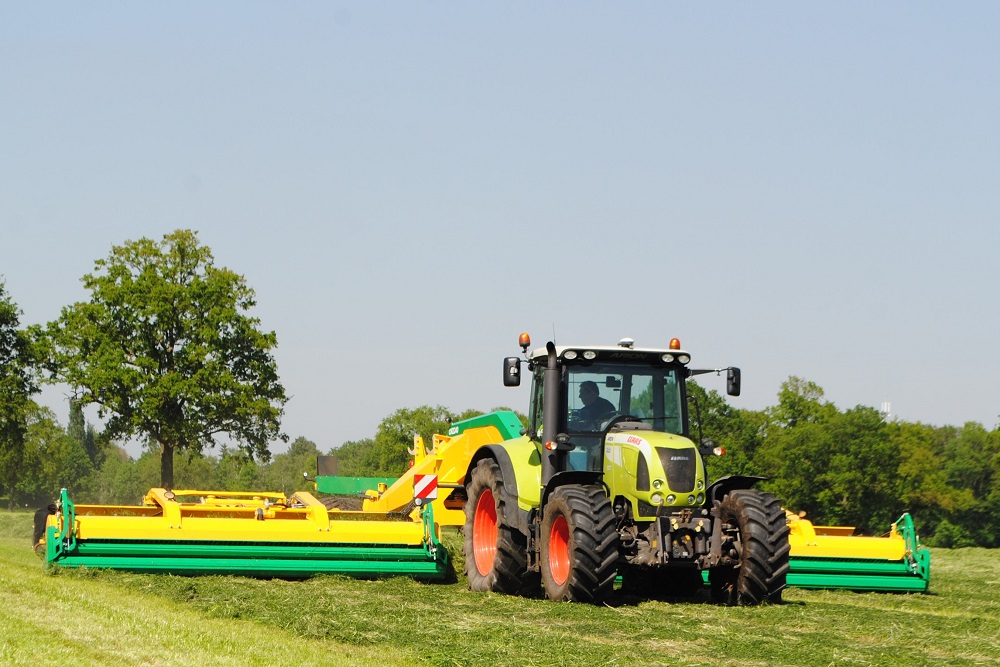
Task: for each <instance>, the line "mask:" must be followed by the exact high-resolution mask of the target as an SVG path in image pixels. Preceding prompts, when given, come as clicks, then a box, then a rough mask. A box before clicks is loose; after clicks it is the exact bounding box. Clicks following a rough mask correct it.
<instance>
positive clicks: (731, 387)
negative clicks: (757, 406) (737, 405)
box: [726, 367, 740, 396]
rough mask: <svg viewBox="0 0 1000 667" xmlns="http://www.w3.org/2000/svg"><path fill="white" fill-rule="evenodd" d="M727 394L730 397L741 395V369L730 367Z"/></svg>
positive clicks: (727, 374) (727, 373)
mask: <svg viewBox="0 0 1000 667" xmlns="http://www.w3.org/2000/svg"><path fill="white" fill-rule="evenodd" d="M726 393H727V394H729V395H730V396H739V395H740V369H738V368H733V367H730V368H729V369H728V370H727V372H726Z"/></svg>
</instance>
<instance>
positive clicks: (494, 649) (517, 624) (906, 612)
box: [0, 512, 1000, 667]
mask: <svg viewBox="0 0 1000 667" xmlns="http://www.w3.org/2000/svg"><path fill="white" fill-rule="evenodd" d="M30 533H31V516H30V515H29V514H21V513H14V514H11V513H6V512H0V559H2V562H3V564H4V567H3V568H2V569H0V604H2V605H3V610H4V619H3V621H0V665H4V666H7V665H10V666H15V665H68V664H80V665H109V666H110V665H114V666H116V667H122V666H126V665H164V666H170V667H181V666H185V665H192V666H194V665H198V666H212V665H233V666H242V665H248V666H249V665H261V666H265V665H266V666H276V665H290V666H291V665H296V666H297V665H382V666H385V665H491V666H493V665H519V666H520V665H577V666H583V665H586V666H588V667H589V666H592V665H674V666H676V665H736V664H739V665H840V664H852V665H931V664H934V665H942V664H944V665H992V664H1000V596H998V595H997V591H998V590H1000V551H991V550H986V549H959V550H943V549H936V550H934V551H933V555H932V571H931V574H932V579H931V591H932V592H931V594H928V595H898V594H884V593H864V594H858V593H851V592H847V591H805V590H798V589H790V590H788V591H787V592H786V594H785V599H786V602H785V603H784V604H781V605H771V606H765V607H757V608H727V607H719V606H716V605H712V604H709V603H708V602H707V601H706V600H703V599H696V600H694V601H690V602H660V601H640V600H635V599H628V598H624V597H620V596H619V597H616V598H614V599H613V600H612V602H611V604H610V605H607V606H600V607H595V606H588V605H576V604H556V603H552V602H547V601H545V600H533V599H531V600H529V599H523V598H514V597H506V596H501V595H492V594H479V593H471V592H469V591H467V590H466V588H465V582H464V580H463V579H462V578H461V577H460V578H459V582H458V583H457V584H447V585H445V584H423V583H419V582H415V581H412V580H409V579H402V578H398V579H390V580H383V581H358V580H353V579H348V578H343V577H330V576H324V577H316V578H313V579H310V580H307V581H264V580H254V579H243V578H238V577H222V576H211V577H174V576H163V575H137V574H128V573H123V572H96V571H82V570H61V571H58V572H56V573H48V572H46V571H45V569H44V567H43V566H42V563H41V561H39V560H38V558H37V557H36V556H35V555H34V554H33V553H32V551H31V549H30V537H29V536H30ZM448 543H449V546H450V547H451V548H452V551H453V552H455V551H457V550H458V546H459V542H458V536H455V535H452V536H449V540H448ZM459 570H461V564H460V563H459Z"/></svg>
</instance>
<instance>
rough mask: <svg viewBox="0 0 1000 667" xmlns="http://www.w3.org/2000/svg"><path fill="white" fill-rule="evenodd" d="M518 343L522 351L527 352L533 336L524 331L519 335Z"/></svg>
mask: <svg viewBox="0 0 1000 667" xmlns="http://www.w3.org/2000/svg"><path fill="white" fill-rule="evenodd" d="M517 344H518V345H520V346H521V351H522V352H527V351H528V347H529V346H530V345H531V336H529V335H528V334H527V333H522V334H521V335H520V336H518V337H517Z"/></svg>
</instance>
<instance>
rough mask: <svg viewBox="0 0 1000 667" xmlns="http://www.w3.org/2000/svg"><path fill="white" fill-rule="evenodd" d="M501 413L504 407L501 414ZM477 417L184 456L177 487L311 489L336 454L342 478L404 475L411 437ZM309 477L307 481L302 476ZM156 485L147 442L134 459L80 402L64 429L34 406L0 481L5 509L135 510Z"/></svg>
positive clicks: (407, 420)
mask: <svg viewBox="0 0 1000 667" xmlns="http://www.w3.org/2000/svg"><path fill="white" fill-rule="evenodd" d="M498 409H505V408H498ZM480 414H482V412H480V411H476V410H466V411H465V412H461V413H454V412H451V411H450V410H448V409H446V408H443V407H440V406H437V407H431V406H421V407H418V408H413V409H410V408H403V409H400V410H397V411H396V412H394V413H393V414H391V415H389V416H388V417H386V418H385V419H383V420H382V422H381V423H380V424H379V426H378V429H377V431H376V433H375V435H374V436H373V437H372V438H368V439H364V440H359V441H352V442H347V443H344V444H343V445H342V446H340V447H339V448H330V449H328V450H326V451H321V450H320V448H319V447H318V446H317V445H316V443H315V442H313V441H312V440H309V439H307V438H304V437H299V438H296V439H295V440H294V441H293V442H292V443H291V445H290V446H289V448H288V450H287V451H286V452H283V453H281V454H277V455H276V456H273V457H271V456H268V457H266V459H267V460H264V461H262V460H259V459H260V457H258V458H252V457H250V456H248V455H247V454H246V453H245V452H244V451H243V450H242V449H239V448H233V449H227V448H223V449H222V451H221V452H220V453H219V454H218V455H213V454H199V453H194V452H186V453H185V454H182V455H180V456H178V457H177V459H176V462H175V469H174V475H175V484H174V487H173V488H175V489H185V488H186V489H200V490H212V489H215V490H225V491H278V492H281V493H285V494H290V493H293V492H295V491H303V490H307V491H309V490H312V489H313V488H314V485H313V482H312V481H311V479H312V478H313V477H315V475H316V458H317V457H318V456H320V455H322V454H336V455H337V457H338V460H339V468H340V474H342V475H356V476H379V477H388V476H394V475H398V474H400V473H401V472H402V471H403V470H405V468H406V466H407V464H408V461H409V458H410V455H409V453H408V452H407V450H408V449H410V448H411V447H412V446H413V437H414V434H421V435H422V436H423V437H424V438H425V440H426V442H427V443H428V444H430V442H431V436H432V435H433V434H435V433H446V432H447V431H448V428H449V426H450V425H451V423H452V422H454V421H459V420H461V419H468V418H470V417H474V416H476V415H480ZM303 473H308V479H307V478H306V477H304V476H303ZM159 485H160V448H159V446H158V445H157V444H156V443H155V442H150V443H149V444H148V445H147V446H146V447H145V448H144V451H143V452H142V454H141V455H140V456H139V457H138V458H136V459H133V458H132V457H131V456H129V455H128V453H127V452H126V451H125V449H124V448H123V447H121V446H120V445H117V444H115V443H113V442H111V441H110V440H109V439H108V438H107V437H106V436H105V434H103V433H100V432H98V431H97V430H96V429H95V428H94V427H93V426H92V425H91V424H88V423H86V422H85V420H84V415H83V409H82V406H81V404H80V403H79V402H78V401H71V402H70V414H69V425H68V426H67V427H65V428H64V427H63V426H62V425H61V424H60V423H59V420H58V418H57V417H56V415H55V414H54V413H53V412H52V411H51V410H50V409H48V408H44V407H40V406H38V405H36V404H33V405H32V407H31V409H30V410H29V418H28V422H27V432H26V434H25V438H24V448H23V450H22V458H21V462H20V465H19V467H18V471H17V473H16V474H15V475H13V476H12V477H8V478H7V479H6V480H5V481H4V482H0V498H3V499H5V500H6V502H7V505H8V506H10V507H21V508H23V507H40V506H43V505H46V504H48V503H50V502H52V501H53V500H54V499H55V497H56V496H57V495H58V493H59V490H60V489H62V488H66V489H68V490H69V492H70V497H71V498H72V499H73V501H74V502H80V503H98V504H136V503H138V502H140V501H141V500H142V497H143V495H144V494H145V493H146V492H147V491H149V489H151V488H154V487H157V486H159Z"/></svg>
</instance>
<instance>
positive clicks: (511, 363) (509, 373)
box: [503, 357, 521, 387]
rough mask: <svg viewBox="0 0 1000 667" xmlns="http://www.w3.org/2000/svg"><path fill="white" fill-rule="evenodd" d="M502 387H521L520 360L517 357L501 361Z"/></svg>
mask: <svg viewBox="0 0 1000 667" xmlns="http://www.w3.org/2000/svg"><path fill="white" fill-rule="evenodd" d="M503 386H505V387H520V386H521V360H520V359H518V358H517V357H507V358H505V359H504V360H503Z"/></svg>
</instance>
